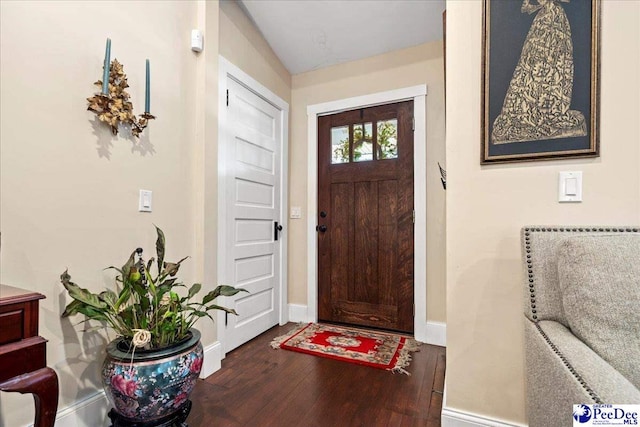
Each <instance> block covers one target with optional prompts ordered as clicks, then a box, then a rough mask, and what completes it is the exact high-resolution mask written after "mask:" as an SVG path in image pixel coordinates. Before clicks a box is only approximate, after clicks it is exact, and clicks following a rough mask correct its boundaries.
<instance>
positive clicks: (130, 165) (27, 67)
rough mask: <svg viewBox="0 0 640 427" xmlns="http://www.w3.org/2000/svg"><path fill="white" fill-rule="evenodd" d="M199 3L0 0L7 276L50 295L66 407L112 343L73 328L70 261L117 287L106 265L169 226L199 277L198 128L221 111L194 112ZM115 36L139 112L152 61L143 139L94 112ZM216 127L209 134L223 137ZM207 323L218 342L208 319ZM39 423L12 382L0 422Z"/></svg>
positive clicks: (95, 379)
mask: <svg viewBox="0 0 640 427" xmlns="http://www.w3.org/2000/svg"><path fill="white" fill-rule="evenodd" d="M212 6H214V7H213V8H212ZM199 9H201V10H202V11H204V5H203V4H202V3H201V4H199V3H196V2H182V1H175V2H171V1H155V2H149V1H144V2H133V1H131V2H126V3H123V2H117V1H116V2H108V1H100V2H38V3H36V2H1V3H0V19H1V21H0V31H1V33H0V43H1V44H0V52H1V54H2V61H1V64H0V79H1V81H0V88H1V97H0V98H1V100H0V102H1V103H0V108H1V110H2V114H1V116H0V162H1V164H0V166H1V180H0V197H1V205H0V220H1V222H0V230H1V232H2V240H3V241H2V252H1V254H0V260H1V277H0V280H1V281H2V283H5V284H10V285H14V286H19V287H22V288H26V289H30V290H33V291H37V292H40V293H42V294H44V295H45V296H46V297H47V298H46V299H45V300H43V301H42V302H41V310H40V333H41V335H42V336H44V337H45V338H46V339H48V340H49V343H48V345H47V360H48V364H49V366H51V367H53V368H54V369H55V370H56V371H57V372H58V375H59V379H60V409H63V408H65V407H67V406H69V405H70V404H72V403H75V402H77V401H78V400H81V399H83V398H85V397H87V396H89V395H92V394H94V393H95V392H96V390H99V389H101V388H102V386H101V384H100V380H99V368H100V364H101V362H102V359H103V347H104V345H105V344H106V341H105V338H103V336H101V335H99V334H96V333H89V334H83V333H82V332H80V331H79V330H80V329H81V327H74V323H77V321H79V320H80V319H79V318H78V319H74V320H73V322H72V321H69V320H62V319H60V313H61V312H62V310H63V308H64V305H65V303H66V302H68V299H67V298H66V297H65V295H64V292H63V288H62V285H60V284H59V280H58V277H59V275H60V273H61V272H62V271H63V270H64V269H65V268H67V267H68V268H69V271H70V273H71V275H72V276H73V279H74V281H76V282H77V283H79V284H81V285H82V286H85V287H87V288H90V289H92V290H94V291H98V290H100V289H102V288H104V287H106V286H112V280H111V279H112V275H111V274H110V273H109V272H104V271H103V268H104V267H106V266H109V265H111V264H115V265H120V264H119V263H122V262H123V261H125V260H126V257H127V256H128V254H129V253H130V252H131V251H132V250H133V249H134V248H135V247H137V246H142V247H143V248H145V249H146V252H145V256H146V257H151V256H152V255H153V252H154V249H153V248H154V241H155V239H154V233H155V231H154V228H153V224H157V225H158V226H160V227H162V228H163V229H164V231H165V233H166V235H167V240H168V248H167V249H168V254H167V257H168V258H169V259H171V258H173V259H175V258H177V257H180V256H183V255H191V257H192V258H191V259H190V260H189V261H188V262H186V263H185V265H184V269H183V270H182V278H183V279H184V280H185V281H186V282H192V281H195V280H202V277H203V275H204V272H203V271H204V268H205V267H204V264H205V263H204V262H203V250H204V249H203V239H202V238H201V237H198V236H202V233H196V231H197V230H201V229H203V227H204V222H203V221H204V220H203V218H204V215H203V213H202V210H203V205H204V196H203V195H202V193H199V192H198V191H196V189H203V188H204V185H203V184H202V182H203V181H204V177H203V167H202V160H201V158H202V150H203V145H204V144H203V141H204V136H203V135H204V134H203V133H200V134H198V135H196V130H197V127H196V126H197V120H201V121H203V120H204V121H206V120H211V119H212V117H211V110H209V111H208V114H209V116H205V115H204V114H202V115H200V118H199V119H196V114H195V113H196V108H197V106H198V104H197V102H196V100H197V99H196V89H197V84H198V78H199V77H200V79H203V77H202V76H203V74H202V73H199V70H201V69H202V66H201V65H200V64H201V62H202V59H203V57H202V56H201V57H198V56H196V55H195V54H194V53H193V52H191V50H190V49H189V38H190V30H191V29H192V28H195V27H196V26H197V25H198V21H199V20H200V19H201V18H200V17H199V13H200V12H199ZM208 9H210V10H211V11H213V12H212V13H213V19H214V20H213V23H210V24H209V26H210V25H213V29H214V30H215V31H211V35H210V37H209V39H208V40H207V42H208V46H209V47H210V49H211V50H212V52H211V53H212V54H213V55H212V58H213V59H214V61H215V62H216V63H217V55H218V54H217V3H215V2H212V3H209V6H208ZM140 17H144V19H140ZM106 37H110V38H111V40H112V59H113V58H117V59H118V60H119V61H120V62H122V63H123V64H124V70H125V72H126V73H127V75H128V77H129V84H130V86H131V87H130V88H128V92H129V93H130V95H131V97H132V101H133V105H134V111H135V112H136V113H141V112H142V111H141V109H142V107H143V102H144V100H143V97H144V61H145V58H149V59H150V61H151V88H152V91H151V112H152V113H153V114H154V115H156V116H157V120H155V121H152V122H151V124H150V125H149V127H148V128H147V129H146V130H145V132H144V134H143V136H142V137H141V139H140V141H134V139H133V138H131V137H127V136H125V135H122V134H121V135H119V136H115V137H114V136H112V135H111V134H110V131H109V129H108V128H107V127H106V126H104V125H103V124H102V123H99V122H97V121H96V118H95V117H96V116H95V115H94V114H93V113H91V112H88V111H87V110H86V107H87V102H86V98H87V97H89V96H91V95H92V94H93V93H94V92H95V86H93V85H92V83H93V82H94V81H96V80H98V79H100V78H101V75H102V62H103V58H104V47H105V39H106ZM216 82H217V79H216ZM216 84H217V83H216ZM208 93H211V88H209V89H208ZM200 108H201V110H203V108H202V107H200ZM214 114H215V112H214ZM201 127H202V129H204V127H205V125H204V123H201ZM215 135H217V132H216V133H214V134H213V138H214V139H211V140H209V141H208V142H211V143H212V144H213V145H214V146H215V143H216V140H215ZM214 176H215V170H214ZM140 188H144V189H149V190H152V191H153V204H154V211H153V212H152V213H146V214H145V213H138V212H137V198H138V189H140ZM214 197H215V193H214ZM209 268H215V266H210V267H209ZM213 285H214V283H207V285H205V287H212V286H213ZM200 328H201V329H203V342H204V344H205V345H208V344H211V343H212V342H213V341H214V339H215V333H214V332H213V331H214V329H215V328H214V327H213V325H211V324H205V323H201V324H200ZM94 415H95V414H94ZM32 421H33V403H32V398H31V397H30V396H28V395H27V396H21V395H16V394H3V396H2V407H1V411H0V425H7V426H18V425H25V424H26V423H28V422H32ZM81 424H82V421H81V420H80V423H79V424H78V425H81ZM89 424H90V425H95V424H93V423H89Z"/></svg>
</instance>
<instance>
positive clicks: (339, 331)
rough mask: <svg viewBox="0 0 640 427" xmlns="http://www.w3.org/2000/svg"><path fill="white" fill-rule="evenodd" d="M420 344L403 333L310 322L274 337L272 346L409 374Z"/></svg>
mask: <svg viewBox="0 0 640 427" xmlns="http://www.w3.org/2000/svg"><path fill="white" fill-rule="evenodd" d="M419 346H420V343H419V342H417V341H415V340H413V339H411V338H408V337H404V336H402V335H396V334H391V333H385V332H378V331H365V330H362V329H352V328H346V327H343V326H334V325H324V324H317V323H309V324H304V325H299V326H298V327H296V328H295V329H294V330H292V331H291V332H289V333H288V334H286V335H282V336H279V337H277V338H274V340H273V341H271V347H273V348H276V349H277V348H283V349H285V350H291V351H297V352H300V353H307V354H312V355H314V356H320V357H327V358H329V359H336V360H342V361H344V362H349V363H355V364H358V365H365V366H371V367H372V368H378V369H386V370H387V371H392V372H401V373H403V374H407V375H410V374H409V372H407V371H406V369H405V368H406V367H408V366H409V363H410V362H411V354H410V353H411V352H414V351H418V350H419Z"/></svg>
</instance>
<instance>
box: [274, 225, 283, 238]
mask: <svg viewBox="0 0 640 427" xmlns="http://www.w3.org/2000/svg"><path fill="white" fill-rule="evenodd" d="M280 231H282V226H281V225H279V224H278V221H276V222H274V223H273V240H278V234H279V232H280Z"/></svg>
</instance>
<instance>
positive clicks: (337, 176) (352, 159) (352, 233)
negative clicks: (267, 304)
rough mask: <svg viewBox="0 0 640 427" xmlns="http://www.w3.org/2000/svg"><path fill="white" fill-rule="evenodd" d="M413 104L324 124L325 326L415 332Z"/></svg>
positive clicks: (321, 306)
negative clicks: (337, 323)
mask: <svg viewBox="0 0 640 427" xmlns="http://www.w3.org/2000/svg"><path fill="white" fill-rule="evenodd" d="M412 123H413V101H406V102H400V103H395V104H388V105H381V106H377V107H370V108H363V109H358V110H353V111H347V112H343V113H338V114H333V115H329V116H323V117H320V118H318V212H317V221H318V222H317V223H318V319H319V320H324V321H329V322H339V323H349V324H355V325H361V326H372V327H376V328H384V329H393V330H398V331H404V332H413V130H412Z"/></svg>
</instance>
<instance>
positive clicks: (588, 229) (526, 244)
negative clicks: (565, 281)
mask: <svg viewBox="0 0 640 427" xmlns="http://www.w3.org/2000/svg"><path fill="white" fill-rule="evenodd" d="M639 230H640V229H639V228H636V227H527V228H525V229H524V241H525V242H524V248H525V252H526V256H525V258H526V263H527V275H528V278H527V280H528V281H529V293H530V301H531V302H530V307H531V317H532V318H533V321H534V322H537V321H538V315H537V313H538V311H537V310H536V291H535V280H534V274H533V258H532V256H531V233H533V232H549V231H552V232H558V231H560V232H579V233H585V232H586V233H589V232H602V233H611V232H614V233H617V232H621V233H624V232H628V233H637V232H638V231H639Z"/></svg>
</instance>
